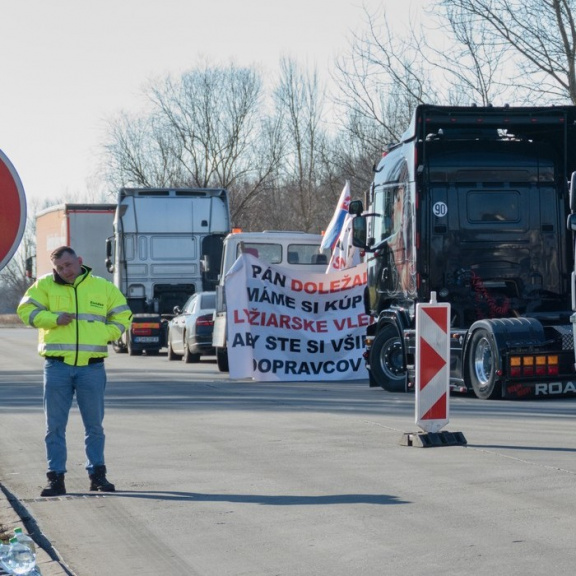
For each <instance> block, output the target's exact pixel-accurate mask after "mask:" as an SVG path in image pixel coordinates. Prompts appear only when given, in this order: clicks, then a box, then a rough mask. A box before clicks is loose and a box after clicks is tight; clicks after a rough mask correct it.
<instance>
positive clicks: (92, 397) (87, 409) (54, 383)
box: [44, 358, 106, 474]
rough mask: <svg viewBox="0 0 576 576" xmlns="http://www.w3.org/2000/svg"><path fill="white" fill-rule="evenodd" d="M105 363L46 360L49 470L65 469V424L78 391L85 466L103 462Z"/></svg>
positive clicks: (46, 439)
mask: <svg viewBox="0 0 576 576" xmlns="http://www.w3.org/2000/svg"><path fill="white" fill-rule="evenodd" d="M105 389H106V371H105V369H104V363H100V364H89V365H88V366H70V365H69V364H65V363H64V362H60V361H58V360H50V359H48V358H47V359H46V362H45V364H44V413H45V415H46V437H45V442H46V457H47V460H48V472H57V473H62V474H63V473H65V472H66V458H67V451H66V425H67V424H68V415H69V413H70V408H71V407H72V399H73V398H74V394H76V402H77V403H78V408H79V409H80V415H81V416H82V422H83V423H84V430H85V435H84V447H85V450H86V459H87V461H86V470H87V471H88V474H92V472H93V470H94V467H95V466H101V465H104V440H105V437H104V428H103V427H102V421H103V420H104V391H105Z"/></svg>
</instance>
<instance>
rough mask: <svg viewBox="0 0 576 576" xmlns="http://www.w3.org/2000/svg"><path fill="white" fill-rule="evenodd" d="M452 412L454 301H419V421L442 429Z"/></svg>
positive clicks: (424, 427) (432, 428)
mask: <svg viewBox="0 0 576 576" xmlns="http://www.w3.org/2000/svg"><path fill="white" fill-rule="evenodd" d="M449 412H450V304H447V303H442V304H438V303H437V302H436V294H435V293H432V299H431V301H430V303H429V304H417V305H416V424H418V426H420V428H422V430H424V431H425V432H438V431H439V430H441V429H442V428H443V427H444V426H446V424H448V420H449Z"/></svg>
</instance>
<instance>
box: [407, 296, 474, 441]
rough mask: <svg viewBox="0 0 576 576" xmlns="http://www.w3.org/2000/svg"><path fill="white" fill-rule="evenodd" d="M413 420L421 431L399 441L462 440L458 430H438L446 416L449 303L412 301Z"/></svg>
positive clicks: (448, 407) (448, 406)
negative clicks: (414, 323) (414, 320)
mask: <svg viewBox="0 0 576 576" xmlns="http://www.w3.org/2000/svg"><path fill="white" fill-rule="evenodd" d="M415 372H416V424H417V425H418V426H419V427H420V428H421V429H422V430H423V431H424V434H422V433H418V434H405V435H404V441H403V442H402V443H403V444H406V445H410V446H416V445H417V446H421V447H426V446H442V445H454V444H466V439H465V438H464V436H463V435H462V434H461V433H460V432H457V433H449V432H440V431H441V430H442V428H444V426H446V424H448V422H449V420H450V304H448V303H438V302H437V301H436V293H435V292H432V294H431V298H430V302H429V303H427V304H424V303H419V304H416V364H415Z"/></svg>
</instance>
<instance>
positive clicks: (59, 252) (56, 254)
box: [50, 246, 76, 262]
mask: <svg viewBox="0 0 576 576" xmlns="http://www.w3.org/2000/svg"><path fill="white" fill-rule="evenodd" d="M64 254H71V255H72V256H76V252H74V249H73V248H70V246H60V248H56V250H54V251H53V252H52V254H50V261H51V262H54V260H58V259H59V258H62V256H64Z"/></svg>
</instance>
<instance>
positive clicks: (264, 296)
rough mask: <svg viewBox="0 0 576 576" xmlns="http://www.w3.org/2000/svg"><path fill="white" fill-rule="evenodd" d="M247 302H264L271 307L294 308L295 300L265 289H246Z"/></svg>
mask: <svg viewBox="0 0 576 576" xmlns="http://www.w3.org/2000/svg"><path fill="white" fill-rule="evenodd" d="M247 291H248V302H265V303H266V304H272V305H273V306H283V307H284V308H292V309H295V308H296V300H295V299H294V298H293V297H292V296H288V295H287V294H283V293H282V292H274V291H270V292H269V291H268V289H267V288H266V287H264V289H260V288H250V287H248V288H247Z"/></svg>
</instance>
